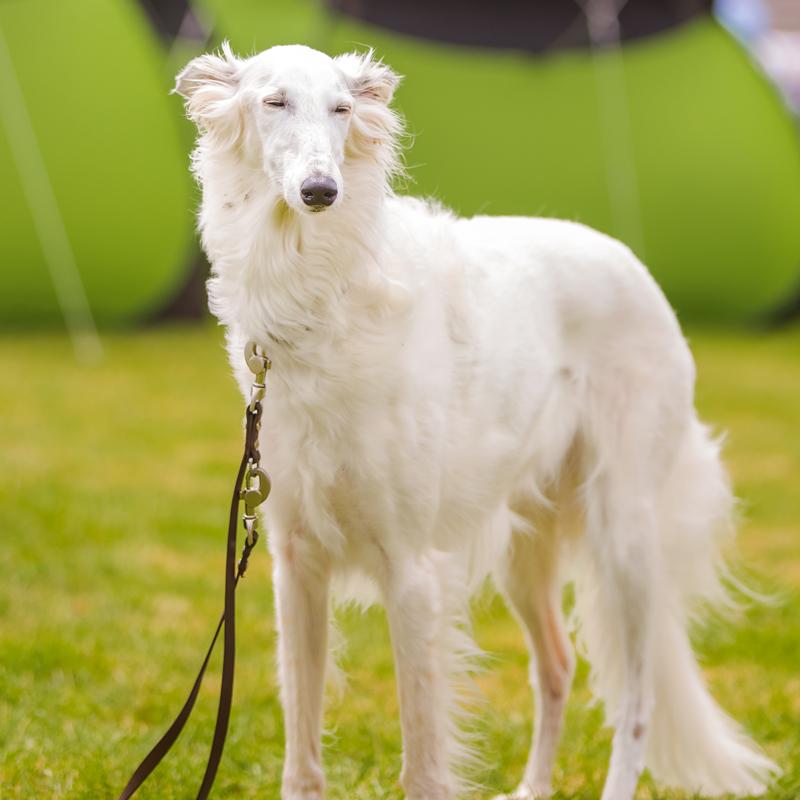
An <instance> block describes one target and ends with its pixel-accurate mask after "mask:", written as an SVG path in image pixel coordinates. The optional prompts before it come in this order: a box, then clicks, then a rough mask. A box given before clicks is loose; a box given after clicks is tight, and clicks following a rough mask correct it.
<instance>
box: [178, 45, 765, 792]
mask: <svg viewBox="0 0 800 800" xmlns="http://www.w3.org/2000/svg"><path fill="white" fill-rule="evenodd" d="M397 83H398V78H397V76H396V75H395V74H394V73H392V71H391V70H390V69H389V68H388V67H386V66H385V65H384V64H382V63H381V62H379V61H376V60H375V59H374V58H373V57H372V54H371V53H368V54H365V55H357V54H348V55H344V56H340V57H338V58H334V59H331V58H329V57H328V56H326V55H324V54H322V53H319V52H317V51H314V50H311V49H309V48H306V47H301V46H292V47H275V48H272V49H270V50H267V51H265V52H263V53H261V54H259V55H257V56H255V57H253V58H249V59H239V58H237V57H235V56H234V55H233V54H232V53H231V51H230V49H229V48H228V47H227V46H225V47H224V48H223V50H222V52H221V53H220V54H218V55H205V56H202V57H200V58H198V59H195V60H194V61H192V62H191V63H190V64H189V65H188V66H187V68H186V69H185V70H184V71H183V72H182V73H181V75H179V76H178V83H177V86H176V90H177V91H178V92H179V93H180V94H182V95H183V96H184V97H185V98H186V102H187V110H188V113H189V115H190V116H191V117H192V118H193V119H194V120H195V121H196V122H197V124H198V128H199V131H200V136H199V139H198V143H197V148H196V150H195V152H194V157H193V165H194V171H195V174H196V176H197V178H198V180H199V182H200V184H201V186H202V189H203V201H202V208H201V211H200V229H201V231H202V239H203V244H204V247H205V249H206V251H207V253H208V255H209V258H210V260H211V264H212V269H213V276H212V278H211V280H210V281H209V284H208V287H209V295H210V301H211V307H212V309H213V311H214V313H215V314H216V315H217V317H218V318H219V320H220V321H221V322H222V323H223V324H224V325H225V326H226V329H227V339H228V344H229V352H230V359H231V363H232V365H233V369H234V371H235V373H236V375H237V377H238V380H239V382H240V384H241V386H242V390H243V392H245V394H246V392H247V388H248V385H249V374H248V372H247V369H246V367H245V365H244V362H243V358H242V346H243V344H244V342H245V341H247V340H249V339H253V340H255V341H257V342H258V343H259V344H260V345H261V346H262V347H263V348H264V349H265V351H266V352H267V353H268V354H269V356H270V358H271V359H272V362H273V370H272V372H271V373H270V387H269V397H268V400H267V402H266V404H265V410H264V421H263V430H262V436H263V448H264V453H265V460H266V461H267V462H268V464H269V467H270V471H271V473H272V478H273V493H272V496H271V497H270V500H269V503H268V504H267V511H266V516H267V523H268V529H269V534H270V547H271V551H272V555H273V558H274V583H275V591H276V599H277V615H278V627H279V634H280V643H279V670H280V679H281V685H282V700H283V705H284V712H285V721H286V758H285V768H284V777H283V790H282V797H283V798H284V800H318V799H319V798H321V797H322V796H323V794H324V777H323V773H322V767H321V758H320V730H321V719H322V693H323V680H324V674H325V668H326V659H327V655H326V653H327V646H326V639H327V629H328V622H327V617H328V606H329V597H330V585H331V581H334V582H335V585H336V586H350V587H352V586H354V585H358V586H361V587H364V586H368V587H371V588H372V590H373V591H374V592H375V594H376V595H377V596H379V597H380V598H381V600H382V601H383V602H384V603H385V604H386V607H387V612H388V618H389V622H390V626H391V633H392V641H393V647H394V652H395V657H396V664H397V677H398V686H399V693H400V704H401V717H402V727H403V738H404V755H403V768H402V782H403V785H404V787H405V792H406V795H407V796H408V797H409V798H412V800H423V798H424V800H446V799H449V798H453V797H455V796H457V795H458V794H459V792H461V791H462V790H463V785H464V784H463V781H462V779H461V777H460V773H459V761H460V759H461V758H462V757H463V756H464V755H465V753H466V752H467V750H468V748H467V747H465V744H464V741H463V739H461V738H460V737H459V735H458V726H457V725H456V724H455V723H454V720H455V719H456V716H455V707H456V706H457V700H458V693H459V688H458V687H459V685H460V683H459V681H460V679H461V678H462V677H463V673H464V670H465V669H466V667H467V665H468V663H469V660H470V656H471V655H472V654H473V653H474V652H475V650H474V646H473V645H472V644H471V642H470V639H469V637H468V632H467V627H466V623H465V618H466V617H465V610H466V605H467V600H468V597H469V593H470V592H471V591H472V590H473V589H474V588H475V587H476V586H477V585H478V584H480V583H481V581H482V580H483V579H484V578H485V577H486V576H487V575H488V574H489V573H491V572H494V574H495V576H496V578H497V581H498V583H499V585H500V587H501V589H502V591H503V592H504V594H505V595H506V597H507V598H508V600H509V602H510V604H511V607H512V609H513V611H514V613H515V614H516V616H517V617H518V618H519V619H520V621H521V623H522V625H523V628H524V630H525V634H526V638H527V640H528V642H529V644H530V647H531V650H532V669H531V679H532V683H533V685H534V687H535V689H536V691H537V692H538V694H539V700H538V702H537V708H536V721H537V726H536V727H537V730H536V736H535V741H534V745H533V747H532V750H531V756H530V759H529V762H528V766H527V767H526V770H525V773H524V775H523V778H522V782H521V783H520V786H519V787H518V788H517V789H516V790H515V792H514V793H512V794H511V795H508V797H513V798H517V799H519V800H528V799H529V798H532V797H540V796H546V795H547V794H549V792H550V789H551V787H550V778H551V774H552V768H553V760H554V758H555V752H556V747H557V742H558V736H559V732H560V727H561V720H562V716H563V708H564V703H565V701H566V697H567V692H568V688H569V683H570V680H571V677H572V672H573V666H574V656H573V655H572V651H571V646H570V642H569V638H568V637H567V635H566V633H565V629H564V625H563V621H562V619H561V586H562V580H563V577H562V576H563V575H564V574H565V573H567V574H570V575H571V576H572V577H573V578H574V580H575V582H576V594H577V604H576V608H577V614H578V618H579V621H580V641H581V643H582V646H583V647H584V649H585V651H586V653H587V655H588V657H589V659H590V662H591V666H592V675H593V685H594V686H595V688H596V691H597V693H598V695H599V696H600V697H601V698H602V699H603V700H604V702H605V704H606V708H607V712H608V715H609V719H610V721H611V722H612V723H613V724H614V725H615V735H614V745H613V754H612V758H611V765H610V769H609V774H608V777H607V780H606V785H605V789H604V792H603V800H630V798H631V797H632V796H633V793H634V790H635V787H636V783H637V781H638V778H639V775H640V773H641V771H642V769H643V767H644V766H645V764H647V765H648V766H649V767H650V768H651V770H652V772H653V774H654V775H655V776H656V777H657V778H658V779H659V780H662V781H664V782H665V783H667V784H673V785H677V786H683V787H685V788H687V789H689V790H691V791H699V792H703V793H705V794H708V795H716V794H720V793H724V792H733V793H737V794H742V795H746V794H758V793H760V792H763V791H764V789H765V787H766V785H767V783H768V781H769V780H770V776H771V775H772V774H773V773H774V772H775V771H776V767H775V766H774V764H772V762H771V761H770V760H769V759H768V758H766V756H764V755H763V754H761V752H760V751H759V749H758V748H757V747H756V746H755V745H754V744H753V743H752V742H750V741H749V740H748V739H747V738H746V737H745V736H744V734H743V733H741V732H740V731H739V729H738V728H737V726H736V725H735V723H733V722H732V721H731V720H730V719H729V718H728V717H726V716H725V715H724V713H723V712H722V711H721V710H720V709H719V708H718V707H717V706H716V704H715V703H714V701H713V700H712V699H711V697H710V695H709V694H708V692H707V691H706V688H705V686H704V681H703V678H702V675H701V673H700V670H699V668H698V666H697V664H696V662H695V660H694V656H693V654H692V652H691V648H690V644H689V639H688V637H687V626H688V624H689V616H690V614H691V613H692V609H693V608H694V607H695V604H696V603H697V602H698V600H702V599H704V598H707V599H715V598H717V597H718V596H719V594H720V585H719V580H718V574H719V567H720V557H719V539H720V537H724V536H725V535H726V534H727V532H728V529H729V522H730V513H731V493H730V488H729V486H728V482H727V479H726V477H725V474H724V471H723V469H722V467H721V465H720V461H719V456H718V452H717V447H716V445H715V443H714V442H713V441H712V440H711V439H710V437H709V434H708V432H707V431H706V429H705V428H704V427H703V426H702V425H701V424H700V422H699V421H698V419H697V416H696V414H695V410H694V405H693V384H694V367H693V363H692V358H691V355H690V353H689V350H688V347H687V345H686V343H685V341H684V339H683V337H682V335H681V332H680V329H679V327H678V324H677V321H676V319H675V316H674V314H673V312H672V310H671V309H670V307H669V305H668V303H667V302H666V300H665V299H664V297H663V295H662V294H661V292H660V291H659V289H658V287H657V286H656V284H655V282H654V281H653V280H652V278H651V277H650V275H649V274H648V272H647V270H646V269H645V268H644V267H643V266H642V265H641V264H640V263H639V261H637V259H636V258H635V257H634V256H633V254H632V253H631V252H630V251H629V250H628V249H627V248H626V247H625V246H624V245H622V244H620V243H619V242H617V241H614V240H612V239H610V238H608V237H606V236H604V235H602V234H600V233H597V232H594V231H592V230H590V229H588V228H586V227H583V226H581V225H577V224H574V223H570V222H561V221H556V220H548V219H530V218H494V219H493V218H487V217H475V218H473V219H459V218H457V217H455V216H453V215H452V214H451V213H450V212H449V211H447V210H446V209H443V208H440V207H438V206H436V205H435V204H431V203H429V202H424V201H421V200H416V199H412V198H409V197H398V196H395V195H394V194H393V192H392V191H391V189H390V179H391V177H392V175H393V174H394V173H396V172H397V171H399V169H400V161H399V158H398V135H399V133H400V130H401V125H400V120H399V118H398V116H397V115H396V114H395V112H394V111H393V110H392V109H391V107H390V101H391V99H392V94H393V91H394V89H395V87H396V85H397ZM479 170H480V165H479V164H478V165H476V167H475V172H476V179H479V174H478V173H479ZM314 176H317V177H318V176H326V177H329V178H332V179H333V180H335V181H336V184H337V186H338V189H339V195H338V197H337V198H336V201H335V203H334V204H333V205H332V206H331V207H330V208H327V209H325V210H324V211H323V212H322V213H314V211H313V210H312V209H309V208H308V207H306V206H305V204H304V203H303V201H302V199H301V196H300V185H301V184H302V182H303V181H304V180H305V179H306V178H309V177H314Z"/></svg>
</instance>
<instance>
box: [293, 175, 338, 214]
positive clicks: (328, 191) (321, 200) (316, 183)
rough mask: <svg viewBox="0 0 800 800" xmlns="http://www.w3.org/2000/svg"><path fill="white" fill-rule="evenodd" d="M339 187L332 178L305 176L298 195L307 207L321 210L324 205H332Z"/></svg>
mask: <svg viewBox="0 0 800 800" xmlns="http://www.w3.org/2000/svg"><path fill="white" fill-rule="evenodd" d="M338 194H339V189H338V187H337V186H336V181H335V180H334V179H333V178H328V177H322V178H306V179H305V180H304V181H303V183H302V185H301V186H300V196H301V197H302V198H303V202H304V203H305V204H306V205H307V206H308V207H309V208H313V209H316V210H318V211H322V209H323V208H325V207H326V206H330V205H333V203H334V201H335V200H336V196H337V195H338Z"/></svg>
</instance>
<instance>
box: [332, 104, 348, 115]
mask: <svg viewBox="0 0 800 800" xmlns="http://www.w3.org/2000/svg"><path fill="white" fill-rule="evenodd" d="M333 112H334V114H349V113H350V106H348V105H344V103H343V104H342V105H338V106H336V108H334V109H333Z"/></svg>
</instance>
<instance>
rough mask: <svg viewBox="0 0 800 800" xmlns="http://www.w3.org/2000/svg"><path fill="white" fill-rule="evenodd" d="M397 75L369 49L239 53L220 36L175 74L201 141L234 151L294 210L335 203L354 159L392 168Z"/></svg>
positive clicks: (295, 48) (314, 209)
mask: <svg viewBox="0 0 800 800" xmlns="http://www.w3.org/2000/svg"><path fill="white" fill-rule="evenodd" d="M399 80H400V79H399V77H398V76H397V75H396V74H395V73H394V72H392V71H391V70H390V69H389V68H388V67H387V66H385V65H384V64H383V63H381V62H380V61H377V60H375V59H374V58H373V56H372V52H371V51H370V52H369V53H366V54H357V53H348V54H346V55H342V56H338V57H337V58H330V57H329V56H327V55H325V54H324V53H320V52H319V51H317V50H312V49H311V48H309V47H303V46H300V45H292V46H287V47H273V48H271V49H269V50H265V51H264V52H263V53H260V54H259V55H257V56H254V57H252V58H248V59H240V58H237V57H236V56H234V55H233V53H232V52H231V49H230V47H229V46H228V45H227V43H225V44H223V46H222V50H221V52H220V53H219V54H213V55H203V56H199V57H198V58H195V59H194V60H192V61H191V62H189V64H188V65H187V66H186V68H185V69H184V70H183V71H182V72H181V73H180V74H179V75H178V77H177V82H176V85H175V91H176V92H177V93H178V94H180V95H182V96H183V97H184V98H185V99H186V109H187V113H188V115H189V117H190V118H191V119H192V120H193V121H194V122H195V123H196V124H197V126H198V129H199V130H200V133H201V135H202V139H201V142H202V145H203V147H205V148H206V149H207V150H210V151H212V152H213V151H218V152H230V151H236V152H237V155H238V157H240V158H242V159H243V160H245V161H246V162H247V163H248V164H249V165H251V166H252V167H253V168H256V169H261V170H263V172H264V174H265V179H266V180H268V181H269V182H270V184H271V185H273V186H275V187H276V189H277V190H278V191H279V192H280V193H281V194H282V196H283V199H284V200H285V202H286V204H287V205H288V206H289V207H290V208H293V209H294V210H295V211H298V212H300V213H313V212H318V211H324V210H326V209H328V208H334V207H336V206H338V205H339V204H341V203H342V201H343V199H344V195H345V190H346V187H345V177H346V175H347V173H348V169H349V168H352V167H353V166H354V165H356V164H359V163H360V164H361V165H362V166H364V165H366V164H369V165H372V166H374V168H375V169H377V170H380V171H381V172H382V173H383V175H389V174H390V173H391V172H393V171H395V170H396V169H397V166H398V155H397V136H398V133H399V129H400V122H399V118H398V117H397V115H396V114H395V112H394V111H392V109H390V108H389V102H390V101H391V99H392V95H393V93H394V89H395V87H396V86H397V84H398V82H399Z"/></svg>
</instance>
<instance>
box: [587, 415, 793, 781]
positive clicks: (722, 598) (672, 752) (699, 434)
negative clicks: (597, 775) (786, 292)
mask: <svg viewBox="0 0 800 800" xmlns="http://www.w3.org/2000/svg"><path fill="white" fill-rule="evenodd" d="M733 505H734V500H733V496H732V493H731V490H730V486H729V483H728V479H727V476H726V474H725V471H724V469H723V467H722V464H721V463H720V459H719V446H718V443H717V442H716V441H714V440H713V439H712V438H711V437H710V436H709V434H708V431H707V430H706V428H705V427H704V426H702V425H701V424H700V422H698V421H696V420H695V421H693V423H692V427H691V429H690V431H689V435H688V436H687V437H686V440H685V442H684V444H683V446H682V449H681V452H680V453H679V455H678V458H677V461H676V464H675V466H674V468H673V469H672V470H671V475H670V478H669V480H668V481H667V483H666V485H664V486H663V487H662V490H661V497H660V502H659V508H658V517H659V520H658V525H659V538H660V542H661V547H662V555H663V559H662V565H663V574H664V577H665V580H664V581H663V583H664V584H665V585H664V587H663V589H662V590H661V593H660V597H659V600H658V602H657V604H656V607H657V612H656V614H654V618H653V624H654V625H655V630H654V631H652V634H653V640H652V641H653V646H654V660H653V665H654V667H653V672H652V674H651V678H652V686H653V690H654V708H653V716H652V720H651V726H650V730H649V734H648V750H647V757H646V764H647V766H648V767H649V769H650V771H651V772H652V774H653V777H654V778H655V779H656V780H657V781H659V782H663V783H665V784H668V785H672V786H677V787H681V788H684V789H687V790H689V791H692V792H698V793H701V794H704V795H708V796H716V795H720V794H725V793H732V794H736V795H758V794H762V793H763V792H764V791H765V789H766V786H767V784H768V782H769V781H770V780H771V778H772V777H774V775H776V774H777V773H778V772H779V769H778V767H777V766H776V765H775V764H774V763H773V762H772V761H770V759H769V758H767V756H766V755H764V754H763V753H762V752H761V750H760V749H759V748H758V746H757V745H756V744H755V743H754V742H752V741H751V740H750V739H749V738H748V737H747V736H746V735H745V734H744V733H743V731H742V730H741V729H740V728H739V726H738V725H737V723H736V722H735V721H734V720H733V719H731V718H730V717H729V716H728V715H727V714H726V713H725V712H724V711H723V710H722V709H721V708H720V707H719V706H718V705H717V704H716V703H715V701H714V700H713V698H712V697H711V695H710V694H709V693H708V690H707V689H706V686H705V682H704V680H703V676H702V673H701V671H700V668H699V666H698V664H697V662H696V660H695V657H694V654H693V652H692V648H691V644H690V641H689V635H688V630H687V629H688V627H689V624H690V621H691V618H692V615H693V614H694V613H695V612H696V611H697V610H698V608H701V607H702V606H703V605H709V604H713V605H720V604H722V605H726V604H728V605H729V604H730V603H732V602H733V601H732V600H731V599H730V597H729V595H728V593H727V591H726V589H725V585H724V582H725V578H726V575H727V573H726V569H725V566H724V563H723V560H722V556H721V554H720V549H721V545H722V544H723V541H722V540H724V539H725V538H727V537H728V536H730V534H731V532H732V529H733V526H732V513H733ZM581 561H582V562H583V567H582V569H583V570H586V569H588V570H590V571H593V568H592V566H591V564H590V563H589V562H588V560H585V559H581ZM593 577H595V576H593V575H583V576H582V580H579V581H578V582H577V586H576V589H577V592H576V609H575V613H576V615H577V618H578V622H579V625H580V643H581V644H582V646H583V648H584V650H585V652H586V655H587V657H588V659H589V661H590V663H591V666H592V681H593V688H594V690H595V693H596V694H597V695H598V696H599V697H600V698H601V699H602V700H603V702H604V704H605V706H606V710H607V712H609V711H611V712H613V711H614V709H616V708H618V703H619V700H620V698H621V694H622V684H623V681H624V680H625V677H624V669H625V664H624V662H623V659H622V650H623V648H622V643H621V642H619V641H615V638H616V637H615V635H614V633H613V632H614V631H615V621H614V620H611V619H607V611H606V612H605V613H604V608H603V603H598V602H596V595H593V594H592V593H591V592H590V593H586V592H582V591H580V584H581V582H584V583H586V582H587V579H588V582H589V583H591V582H592V578H593ZM596 590H597V587H596V586H595V589H594V591H595V592H596Z"/></svg>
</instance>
